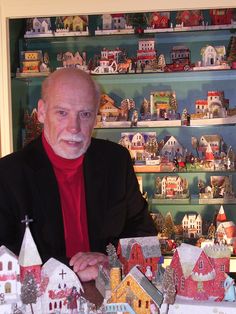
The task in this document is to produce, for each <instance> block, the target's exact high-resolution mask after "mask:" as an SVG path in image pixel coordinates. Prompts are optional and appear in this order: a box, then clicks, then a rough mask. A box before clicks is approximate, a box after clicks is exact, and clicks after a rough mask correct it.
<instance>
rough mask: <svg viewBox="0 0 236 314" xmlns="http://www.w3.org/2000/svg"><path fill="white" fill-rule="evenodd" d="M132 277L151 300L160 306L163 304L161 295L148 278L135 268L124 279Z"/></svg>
mask: <svg viewBox="0 0 236 314" xmlns="http://www.w3.org/2000/svg"><path fill="white" fill-rule="evenodd" d="M128 276H132V277H133V278H134V280H135V281H136V282H137V283H138V284H139V286H140V287H141V288H142V289H143V290H144V291H145V292H146V293H147V294H148V295H149V296H150V297H151V298H152V300H153V301H154V302H155V303H156V305H158V307H160V306H161V304H162V302H163V294H162V293H161V292H160V291H159V290H158V289H157V288H156V287H155V286H154V285H153V284H152V283H151V282H150V280H148V278H147V277H146V276H145V275H144V274H143V273H142V272H141V271H140V270H139V269H138V268H137V267H136V266H135V267H133V268H132V269H131V270H130V272H129V273H128V274H127V275H126V277H128Z"/></svg>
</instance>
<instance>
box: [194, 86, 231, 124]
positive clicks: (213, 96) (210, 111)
mask: <svg viewBox="0 0 236 314" xmlns="http://www.w3.org/2000/svg"><path fill="white" fill-rule="evenodd" d="M228 107H229V99H226V98H225V97H224V92H223V91H208V93H207V99H198V100H196V102H195V108H196V109H195V110H196V114H197V115H198V114H200V115H198V116H199V117H202V118H225V117H226V116H227V110H228ZM192 118H194V115H193V117H192Z"/></svg>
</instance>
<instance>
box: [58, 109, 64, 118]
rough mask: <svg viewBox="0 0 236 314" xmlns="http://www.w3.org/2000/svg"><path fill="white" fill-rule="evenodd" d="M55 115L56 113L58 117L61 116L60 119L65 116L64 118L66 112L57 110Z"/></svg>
mask: <svg viewBox="0 0 236 314" xmlns="http://www.w3.org/2000/svg"><path fill="white" fill-rule="evenodd" d="M57 113H58V114H59V116H61V117H65V116H66V111H64V110H59V111H58V112H57Z"/></svg>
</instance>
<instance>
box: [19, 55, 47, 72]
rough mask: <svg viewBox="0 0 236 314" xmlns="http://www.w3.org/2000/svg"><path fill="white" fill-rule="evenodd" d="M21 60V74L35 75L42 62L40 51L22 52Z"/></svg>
mask: <svg viewBox="0 0 236 314" xmlns="http://www.w3.org/2000/svg"><path fill="white" fill-rule="evenodd" d="M21 59H22V72H23V73H35V72H39V71H40V64H41V60H42V51H41V50H36V51H23V52H22V55H21Z"/></svg>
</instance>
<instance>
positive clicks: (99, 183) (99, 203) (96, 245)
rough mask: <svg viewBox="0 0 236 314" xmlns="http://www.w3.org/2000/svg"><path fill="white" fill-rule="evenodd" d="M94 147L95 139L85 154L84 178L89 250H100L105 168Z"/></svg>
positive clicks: (98, 152)
mask: <svg viewBox="0 0 236 314" xmlns="http://www.w3.org/2000/svg"><path fill="white" fill-rule="evenodd" d="M95 147H96V142H95V140H93V139H92V142H91V145H90V147H89V149H88V151H87V152H86V154H85V159H84V178H85V193H86V207H87V220H88V231H89V240H90V249H91V251H97V250H101V248H102V247H103V246H102V243H101V241H102V239H101V237H100V230H101V228H102V226H103V222H104V213H105V212H106V208H107V197H106V195H107V169H106V165H105V164H104V158H103V154H105V152H101V151H99V150H98V149H96V148H95Z"/></svg>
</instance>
